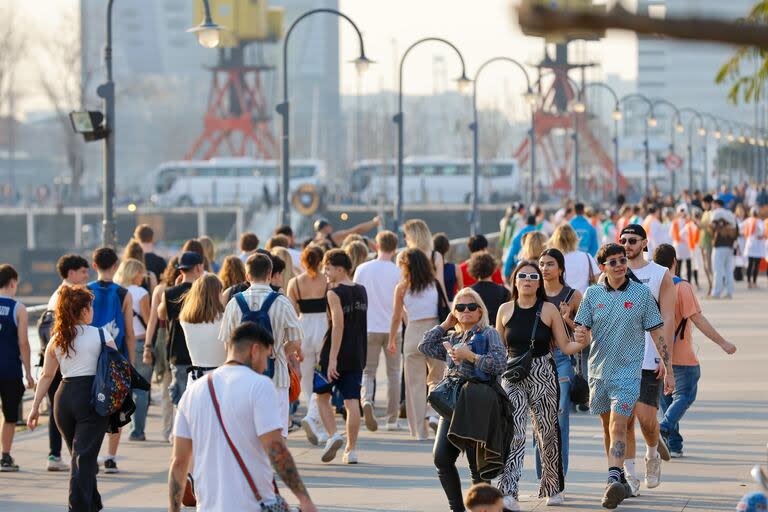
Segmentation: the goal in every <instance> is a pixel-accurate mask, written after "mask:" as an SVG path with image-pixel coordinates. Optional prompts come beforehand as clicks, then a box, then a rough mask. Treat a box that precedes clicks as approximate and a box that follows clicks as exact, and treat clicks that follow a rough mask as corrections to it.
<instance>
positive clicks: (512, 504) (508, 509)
mask: <svg viewBox="0 0 768 512" xmlns="http://www.w3.org/2000/svg"><path fill="white" fill-rule="evenodd" d="M504 512H520V503H518V501H517V499H516V498H515V497H514V496H504Z"/></svg>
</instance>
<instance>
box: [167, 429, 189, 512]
mask: <svg viewBox="0 0 768 512" xmlns="http://www.w3.org/2000/svg"><path fill="white" fill-rule="evenodd" d="M190 462H192V440H191V439H187V438H184V437H174V438H173V455H172V457H171V469H170V470H169V471H168V499H169V501H168V512H179V511H180V510H181V497H182V496H183V495H184V487H185V486H186V485H187V472H188V471H189V464H190Z"/></svg>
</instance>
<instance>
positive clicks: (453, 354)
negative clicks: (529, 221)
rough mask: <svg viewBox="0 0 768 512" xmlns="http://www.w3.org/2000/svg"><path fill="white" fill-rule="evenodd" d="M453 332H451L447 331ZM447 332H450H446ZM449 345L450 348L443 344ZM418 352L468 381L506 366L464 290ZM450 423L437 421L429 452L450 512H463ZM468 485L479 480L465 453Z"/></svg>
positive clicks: (479, 306)
mask: <svg viewBox="0 0 768 512" xmlns="http://www.w3.org/2000/svg"><path fill="white" fill-rule="evenodd" d="M451 329H454V330H451ZM449 331H450V332H449ZM446 343H447V344H449V345H450V347H451V348H450V349H449V348H447V347H446V345H444V344H446ZM419 351H420V352H422V353H423V354H424V355H426V356H427V357H431V358H434V359H442V360H446V361H447V362H448V371H458V372H460V373H461V374H463V375H465V376H466V377H468V378H473V379H479V380H485V381H490V380H492V379H493V380H495V379H498V377H499V376H500V375H501V374H502V373H503V372H504V370H505V367H506V350H505V348H504V345H503V344H502V342H501V338H500V337H499V333H498V332H497V331H496V329H494V328H493V326H489V325H488V311H487V310H486V308H485V304H483V300H482V299H481V298H480V295H478V294H477V292H476V291H474V290H472V289H471V288H464V289H462V290H460V291H459V293H457V294H456V297H455V298H454V305H453V311H451V313H450V314H449V315H448V318H446V319H445V321H444V322H443V323H442V324H440V325H438V326H435V327H433V328H432V329H430V330H429V331H427V332H426V334H424V339H423V340H422V342H421V343H419ZM449 426H450V421H449V420H446V419H445V418H440V422H439V424H438V427H437V434H436V435H435V445H434V448H433V450H432V453H433V455H434V458H435V467H437V475H438V477H439V478H440V484H442V486H443V490H444V491H445V494H446V496H447V497H448V503H449V505H450V507H451V510H452V511H453V512H462V511H463V510H464V501H463V497H462V494H461V480H460V479H459V472H458V470H457V469H456V460H457V459H458V457H459V454H460V451H459V449H458V448H456V447H455V446H454V445H453V444H451V443H450V441H448V427H449ZM467 460H468V461H469V470H470V473H471V474H472V482H473V483H479V482H481V481H482V480H481V479H480V476H479V474H478V471H477V468H476V467H475V464H474V461H475V454H474V453H467Z"/></svg>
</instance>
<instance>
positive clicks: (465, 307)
mask: <svg viewBox="0 0 768 512" xmlns="http://www.w3.org/2000/svg"><path fill="white" fill-rule="evenodd" d="M479 308H480V304H478V303H477V302H470V303H469V304H456V305H455V306H453V309H455V310H456V311H458V312H459V313H463V312H464V311H466V310H470V311H471V312H473V313H474V312H475V311H477V310H478V309H479Z"/></svg>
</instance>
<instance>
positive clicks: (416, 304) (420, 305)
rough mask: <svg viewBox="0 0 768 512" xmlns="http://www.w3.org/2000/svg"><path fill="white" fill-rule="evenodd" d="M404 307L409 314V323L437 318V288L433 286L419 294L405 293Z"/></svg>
mask: <svg viewBox="0 0 768 512" xmlns="http://www.w3.org/2000/svg"><path fill="white" fill-rule="evenodd" d="M403 305H404V306H405V312H406V313H407V314H408V321H414V322H415V321H417V320H427V319H429V318H437V288H436V287H435V285H434V284H433V285H431V286H429V287H428V288H425V289H423V290H421V291H420V292H419V293H411V291H410V290H408V291H407V292H405V297H404V298H403Z"/></svg>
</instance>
